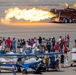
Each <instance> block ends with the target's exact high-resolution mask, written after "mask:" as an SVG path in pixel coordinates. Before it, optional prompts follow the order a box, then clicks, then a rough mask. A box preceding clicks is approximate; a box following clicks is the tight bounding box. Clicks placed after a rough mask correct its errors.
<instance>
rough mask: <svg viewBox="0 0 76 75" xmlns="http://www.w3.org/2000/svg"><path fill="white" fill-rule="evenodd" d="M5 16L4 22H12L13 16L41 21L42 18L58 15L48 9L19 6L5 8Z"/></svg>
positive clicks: (18, 18) (19, 18)
mask: <svg viewBox="0 0 76 75" xmlns="http://www.w3.org/2000/svg"><path fill="white" fill-rule="evenodd" d="M5 14H6V15H5V18H2V19H1V21H2V22H4V23H9V22H11V19H12V18H15V19H17V20H21V19H23V20H26V21H30V22H32V21H40V20H45V19H48V18H52V17H55V16H56V15H55V14H53V13H51V12H48V11H43V10H41V9H36V8H32V9H29V10H27V9H23V10H21V9H19V8H18V7H15V8H10V9H8V10H5Z"/></svg>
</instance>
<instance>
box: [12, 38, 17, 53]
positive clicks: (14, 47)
mask: <svg viewBox="0 0 76 75" xmlns="http://www.w3.org/2000/svg"><path fill="white" fill-rule="evenodd" d="M12 51H13V52H14V53H16V40H15V38H13V40H12Z"/></svg>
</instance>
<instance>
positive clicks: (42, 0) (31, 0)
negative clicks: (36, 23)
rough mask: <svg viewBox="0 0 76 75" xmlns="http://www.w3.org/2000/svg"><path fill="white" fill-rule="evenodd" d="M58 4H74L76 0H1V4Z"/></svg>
mask: <svg viewBox="0 0 76 75" xmlns="http://www.w3.org/2000/svg"><path fill="white" fill-rule="evenodd" d="M8 3H9V4H11V5H12V4H25V5H28V4H31V5H33V4H35V5H36V4H37V5H38V4H56V3H69V4H73V3H76V0H0V5H3V4H6V5H7V4H8Z"/></svg>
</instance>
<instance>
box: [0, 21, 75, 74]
mask: <svg viewBox="0 0 76 75" xmlns="http://www.w3.org/2000/svg"><path fill="white" fill-rule="evenodd" d="M67 34H69V35H70V50H71V49H72V47H73V46H74V39H75V38H76V23H70V24H69V23H65V24H64V23H36V22H35V23H26V22H22V23H19V22H16V23H10V24H7V25H6V24H3V23H0V37H6V38H7V37H8V36H10V37H11V38H13V37H16V39H18V38H20V39H21V38H24V39H26V40H27V39H29V38H33V37H37V38H38V37H39V36H42V37H45V38H50V37H53V36H54V37H55V38H56V40H58V38H59V36H60V35H61V36H63V37H65V36H66V35H67ZM68 57H69V65H70V64H71V51H70V52H69V53H68ZM8 74H12V73H8V72H4V73H0V75H8ZM50 74H51V75H76V67H69V68H60V71H57V72H55V71H53V72H52V71H51V72H44V73H43V75H50ZM17 75H21V73H17ZM28 75H34V74H30V73H29V74H28ZM35 75H36V74H35Z"/></svg>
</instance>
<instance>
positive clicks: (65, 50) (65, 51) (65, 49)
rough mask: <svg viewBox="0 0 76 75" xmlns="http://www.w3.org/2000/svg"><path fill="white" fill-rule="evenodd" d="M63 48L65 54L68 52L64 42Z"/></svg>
mask: <svg viewBox="0 0 76 75" xmlns="http://www.w3.org/2000/svg"><path fill="white" fill-rule="evenodd" d="M63 49H64V53H65V54H67V52H68V47H67V45H66V44H65V45H64V48H63Z"/></svg>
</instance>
